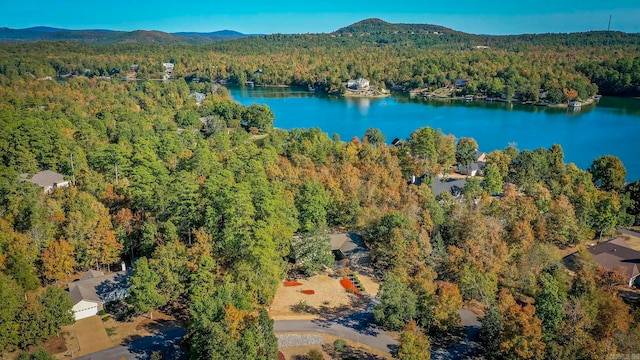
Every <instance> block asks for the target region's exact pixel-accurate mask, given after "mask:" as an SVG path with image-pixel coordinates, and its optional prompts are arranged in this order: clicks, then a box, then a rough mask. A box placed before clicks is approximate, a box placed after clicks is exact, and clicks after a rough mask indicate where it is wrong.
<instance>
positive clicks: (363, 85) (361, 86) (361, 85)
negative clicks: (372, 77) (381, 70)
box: [347, 78, 369, 90]
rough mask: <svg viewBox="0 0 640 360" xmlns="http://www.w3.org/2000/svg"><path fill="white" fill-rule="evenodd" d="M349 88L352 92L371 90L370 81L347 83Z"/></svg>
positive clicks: (359, 80) (351, 81)
mask: <svg viewBox="0 0 640 360" xmlns="http://www.w3.org/2000/svg"><path fill="white" fill-rule="evenodd" d="M347 87H348V88H349V89H352V90H366V89H368V88H369V80H367V79H363V78H359V79H357V80H349V81H347Z"/></svg>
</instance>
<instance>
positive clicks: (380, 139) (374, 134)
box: [362, 128, 387, 146]
mask: <svg viewBox="0 0 640 360" xmlns="http://www.w3.org/2000/svg"><path fill="white" fill-rule="evenodd" d="M362 138H363V140H366V141H367V142H368V143H369V144H371V145H373V146H377V145H378V144H384V141H385V140H386V139H387V137H386V136H384V135H382V132H381V131H380V130H379V129H375V128H369V129H367V130H365V131H364V136H363V137H362Z"/></svg>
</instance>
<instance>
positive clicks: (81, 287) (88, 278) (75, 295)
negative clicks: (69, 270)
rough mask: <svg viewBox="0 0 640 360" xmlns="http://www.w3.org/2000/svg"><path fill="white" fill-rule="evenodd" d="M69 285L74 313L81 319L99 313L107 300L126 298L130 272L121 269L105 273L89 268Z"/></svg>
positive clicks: (77, 318) (76, 317)
mask: <svg viewBox="0 0 640 360" xmlns="http://www.w3.org/2000/svg"><path fill="white" fill-rule="evenodd" d="M123 269H124V266H123ZM68 285H69V296H70V297H71V302H72V303H73V308H72V310H73V315H74V317H75V319H76V320H80V319H84V318H87V317H89V316H94V315H97V314H98V311H100V310H102V309H103V308H104V304H105V303H107V302H110V301H116V300H121V299H124V298H125V297H126V296H127V294H128V293H129V287H130V284H129V273H128V272H126V271H119V272H116V273H113V274H109V275H105V274H104V273H103V272H102V271H96V270H89V271H87V272H86V273H84V274H83V275H82V276H81V277H80V280H78V281H74V282H72V283H69V284H68Z"/></svg>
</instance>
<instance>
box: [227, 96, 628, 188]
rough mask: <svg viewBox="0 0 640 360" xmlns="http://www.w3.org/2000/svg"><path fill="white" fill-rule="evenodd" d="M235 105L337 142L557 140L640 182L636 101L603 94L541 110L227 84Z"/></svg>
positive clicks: (540, 143) (573, 156) (536, 143)
mask: <svg viewBox="0 0 640 360" xmlns="http://www.w3.org/2000/svg"><path fill="white" fill-rule="evenodd" d="M230 91H231V95H232V97H233V99H234V100H236V101H238V102H240V103H241V104H243V105H249V104H252V103H259V104H267V105H269V107H270V108H271V109H272V110H273V112H274V113H275V116H276V122H275V126H276V127H278V128H282V129H287V130H288V129H293V128H312V127H319V128H321V129H322V130H323V131H324V132H326V133H328V134H329V135H332V134H334V133H337V134H339V135H340V138H341V139H343V140H349V139H351V138H352V137H354V136H358V137H361V136H362V135H363V134H364V131H365V130H366V129H368V128H372V127H373V128H378V129H380V130H381V131H382V133H383V134H384V135H385V136H386V137H387V143H389V142H391V140H393V138H395V137H398V138H407V137H408V136H409V134H411V133H412V132H413V131H414V130H416V129H419V128H421V127H423V126H430V127H433V128H439V129H441V130H442V131H443V132H444V133H445V134H454V135H455V136H456V137H458V138H460V137H473V138H474V139H476V141H477V142H478V145H479V147H480V150H482V151H485V152H489V151H492V150H495V149H504V148H505V147H507V146H508V145H509V144H515V146H516V147H517V148H518V149H520V150H525V149H536V148H540V147H544V148H549V147H551V145H553V144H560V145H561V146H562V148H563V150H564V154H565V162H567V163H569V162H573V163H575V164H576V165H577V166H578V167H580V168H582V169H586V168H588V167H589V166H590V165H591V162H592V161H593V159H595V158H596V157H598V156H601V155H606V154H612V155H615V156H617V157H619V158H620V159H621V160H622V162H623V163H624V165H625V167H626V168H627V179H628V180H630V181H635V180H638V179H640V100H637V99H622V98H608V97H604V98H602V100H601V101H600V103H598V104H597V105H595V106H587V107H583V108H582V109H579V110H574V109H549V108H541V107H534V106H529V105H518V104H504V103H489V102H482V101H473V102H462V101H444V102H443V101H436V100H423V99H409V98H408V97H405V96H397V97H389V98H384V99H361V98H341V97H330V96H324V95H315V94H311V93H308V92H306V91H300V90H296V89H292V88H264V87H256V88H231V89H230Z"/></svg>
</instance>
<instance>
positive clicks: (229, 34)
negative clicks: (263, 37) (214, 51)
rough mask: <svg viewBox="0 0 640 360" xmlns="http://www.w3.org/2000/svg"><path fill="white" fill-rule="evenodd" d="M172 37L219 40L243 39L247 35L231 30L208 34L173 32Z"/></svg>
mask: <svg viewBox="0 0 640 360" xmlns="http://www.w3.org/2000/svg"><path fill="white" fill-rule="evenodd" d="M172 34H173V35H178V36H186V37H195V36H200V37H208V38H214V39H216V38H219V39H238V38H243V37H246V36H249V35H246V34H243V33H241V32H237V31H233V30H220V31H214V32H208V33H203V32H175V33H172Z"/></svg>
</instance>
